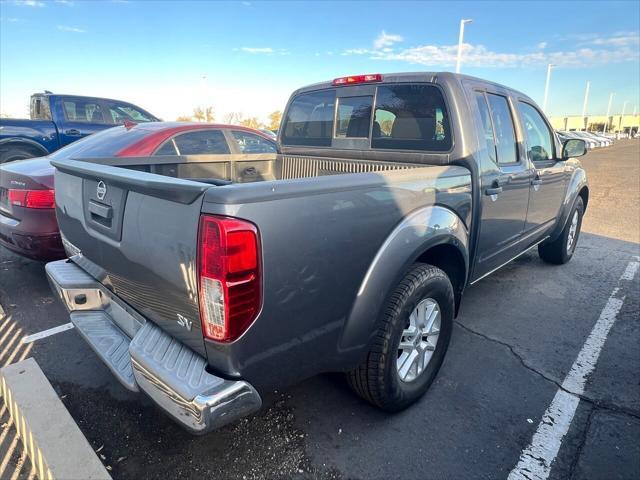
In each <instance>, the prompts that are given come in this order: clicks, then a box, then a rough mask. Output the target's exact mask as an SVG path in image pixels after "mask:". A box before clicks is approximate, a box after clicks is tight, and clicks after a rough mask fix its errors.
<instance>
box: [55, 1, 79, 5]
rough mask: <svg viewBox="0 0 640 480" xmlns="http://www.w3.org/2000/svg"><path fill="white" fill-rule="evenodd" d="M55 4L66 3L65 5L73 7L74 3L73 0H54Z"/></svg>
mask: <svg viewBox="0 0 640 480" xmlns="http://www.w3.org/2000/svg"><path fill="white" fill-rule="evenodd" d="M55 1H56V3H57V4H59V5H66V6H67V7H73V6H74V5H75V2H72V1H71V0H55Z"/></svg>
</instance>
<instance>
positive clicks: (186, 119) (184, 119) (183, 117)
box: [176, 115, 193, 122]
mask: <svg viewBox="0 0 640 480" xmlns="http://www.w3.org/2000/svg"><path fill="white" fill-rule="evenodd" d="M191 120H193V118H192V117H189V116H188V115H180V116H179V117H178V118H176V122H190V121H191Z"/></svg>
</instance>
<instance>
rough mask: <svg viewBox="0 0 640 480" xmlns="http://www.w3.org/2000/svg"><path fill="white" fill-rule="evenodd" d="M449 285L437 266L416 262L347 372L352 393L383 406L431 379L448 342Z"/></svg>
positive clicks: (393, 406)
mask: <svg viewBox="0 0 640 480" xmlns="http://www.w3.org/2000/svg"><path fill="white" fill-rule="evenodd" d="M453 313H454V296H453V287H452V286H451V282H450V280H449V278H448V277H447V275H446V274H445V273H444V272H443V271H442V270H440V269H439V268H437V267H434V266H432V265H426V264H416V265H414V266H413V267H412V268H411V270H410V271H409V273H407V275H406V276H405V277H404V279H403V280H402V281H401V282H400V283H399V284H398V286H397V287H396V289H395V290H394V291H393V293H392V294H391V295H390V297H389V298H388V299H387V303H386V306H385V309H384V312H383V315H382V319H381V322H380V326H379V329H378V332H377V334H376V337H375V341H374V342H373V345H372V346H371V347H370V349H369V352H368V353H367V356H366V358H365V359H364V361H363V362H362V363H361V364H360V365H359V366H358V367H357V368H356V369H354V370H353V371H351V372H349V373H348V374H347V380H348V382H349V384H350V385H351V387H352V388H353V389H354V390H355V392H356V393H357V394H358V395H360V396H361V397H362V398H364V399H365V400H367V401H368V402H370V403H372V404H373V405H375V406H377V407H379V408H382V409H383V410H387V411H398V410H402V409H404V408H406V407H408V406H409V405H411V404H412V403H413V402H415V401H416V400H418V399H419V398H420V397H421V396H422V395H423V394H424V393H425V392H426V391H427V389H428V388H429V386H430V385H431V383H432V382H433V380H434V378H435V376H436V374H437V373H438V370H439V369H440V366H441V365H442V361H443V360H444V355H445V353H446V351H447V348H448V346H449V339H450V338H451V329H452V324H453Z"/></svg>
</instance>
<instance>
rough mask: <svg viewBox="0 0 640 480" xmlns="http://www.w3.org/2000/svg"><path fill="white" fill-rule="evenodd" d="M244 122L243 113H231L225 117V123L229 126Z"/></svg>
mask: <svg viewBox="0 0 640 480" xmlns="http://www.w3.org/2000/svg"><path fill="white" fill-rule="evenodd" d="M240 122H242V113H240V112H229V113H227V114H225V116H224V123H226V124H227V125H239V124H240Z"/></svg>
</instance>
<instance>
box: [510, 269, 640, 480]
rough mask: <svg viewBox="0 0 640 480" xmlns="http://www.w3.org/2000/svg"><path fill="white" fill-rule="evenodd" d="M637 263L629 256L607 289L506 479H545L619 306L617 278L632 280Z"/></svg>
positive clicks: (621, 299)
mask: <svg viewBox="0 0 640 480" xmlns="http://www.w3.org/2000/svg"><path fill="white" fill-rule="evenodd" d="M639 266H640V262H638V260H632V261H631V262H629V264H628V265H627V268H625V270H624V273H623V274H622V276H621V277H620V280H619V282H618V286H617V287H616V288H614V289H613V292H611V295H610V296H609V300H608V301H607V303H606V305H605V306H604V308H603V309H602V312H601V313H600V318H598V321H597V322H596V324H595V325H594V327H593V330H591V333H590V334H589V337H588V338H587V341H586V342H585V343H584V345H583V346H582V350H580V353H579V354H578V357H577V358H576V360H575V362H573V366H572V367H571V370H570V371H569V373H568V374H567V376H566V377H565V379H564V382H562V388H561V389H558V392H557V393H556V395H555V397H553V401H552V402H551V405H549V408H547V411H546V412H544V415H543V416H542V420H540V424H539V425H538V428H537V430H536V433H535V434H534V435H533V438H532V439H531V443H530V444H529V446H528V447H527V448H526V449H524V450H523V451H522V453H521V454H520V460H519V461H518V464H517V465H516V466H515V468H514V469H513V470H511V472H510V473H509V480H545V479H546V478H547V477H548V476H549V473H550V472H551V464H552V463H553V461H554V460H555V458H556V456H557V455H558V451H559V450H560V445H561V444H562V439H563V438H564V436H565V435H566V434H567V432H568V431H569V427H570V426H571V421H572V420H573V416H574V415H575V413H576V409H577V408H578V404H579V403H580V395H582V394H583V393H584V387H585V384H586V382H587V378H588V376H589V375H590V374H591V372H593V369H594V368H595V366H596V363H597V362H598V357H599V356H600V352H601V351H602V347H603V345H604V342H605V341H606V340H607V335H608V334H609V331H610V330H611V327H612V326H613V324H614V323H615V321H616V318H617V316H618V313H620V309H621V308H622V304H623V302H624V296H622V297H619V296H618V294H619V292H620V282H622V281H629V280H633V278H634V276H635V274H636V272H637V271H638V267H639Z"/></svg>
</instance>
